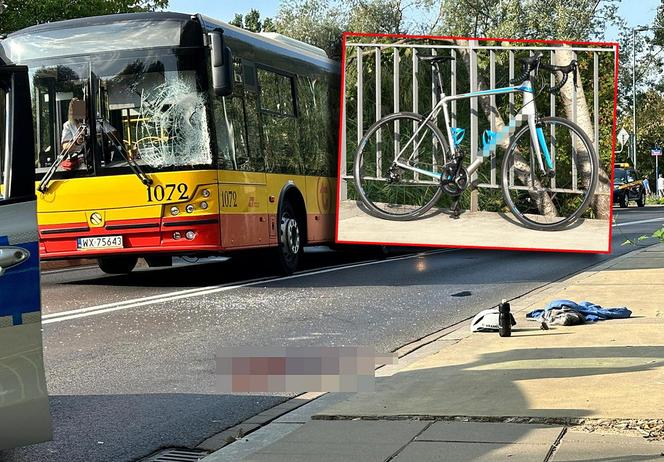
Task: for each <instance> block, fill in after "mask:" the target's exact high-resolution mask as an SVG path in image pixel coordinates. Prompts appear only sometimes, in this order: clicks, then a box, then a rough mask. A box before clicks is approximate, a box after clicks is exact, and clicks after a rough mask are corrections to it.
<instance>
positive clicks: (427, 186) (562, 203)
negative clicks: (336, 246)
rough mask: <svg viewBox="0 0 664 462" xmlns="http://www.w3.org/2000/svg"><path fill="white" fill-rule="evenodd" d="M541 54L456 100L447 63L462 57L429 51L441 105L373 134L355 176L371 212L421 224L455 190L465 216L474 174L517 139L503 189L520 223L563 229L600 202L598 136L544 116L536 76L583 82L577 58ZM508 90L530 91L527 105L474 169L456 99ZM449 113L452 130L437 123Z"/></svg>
mask: <svg viewBox="0 0 664 462" xmlns="http://www.w3.org/2000/svg"><path fill="white" fill-rule="evenodd" d="M541 58H542V55H541V53H537V54H534V55H533V56H530V57H527V58H522V59H521V64H522V73H521V75H520V76H519V77H517V78H515V79H512V80H510V84H511V86H508V87H502V88H496V89H491V90H483V91H475V92H471V93H464V94H459V95H450V96H447V95H445V93H444V91H443V84H442V82H443V79H442V77H441V70H440V67H439V64H440V63H441V62H443V61H449V60H452V59H454V57H452V56H443V55H434V56H423V57H422V56H421V57H420V58H419V59H420V60H421V61H425V62H429V63H431V64H432V66H433V69H434V71H435V72H434V77H435V79H436V82H435V83H436V84H437V86H438V88H437V89H436V92H437V93H438V94H439V101H438V103H437V104H436V105H435V106H434V107H433V109H432V111H431V112H430V113H429V114H427V115H422V114H416V113H412V112H397V113H394V114H390V115H388V116H385V117H383V118H382V119H380V120H378V121H377V122H376V123H374V124H373V125H372V126H371V127H370V128H369V129H368V131H367V132H366V133H365V134H364V136H363V138H362V140H361V141H360V143H359V145H358V149H357V152H356V156H355V166H354V172H353V173H354V175H353V176H354V185H355V189H356V191H357V195H358V196H359V199H360V200H361V202H362V203H363V204H364V205H365V206H366V211H367V212H368V213H370V214H372V215H374V216H376V217H379V218H384V219H389V220H413V219H416V218H419V217H422V215H424V214H425V213H426V212H427V211H428V210H429V209H431V208H432V207H433V206H434V205H436V203H437V202H438V200H439V199H440V197H441V195H442V194H446V195H448V196H450V197H451V198H452V200H453V205H452V207H451V210H452V214H451V216H452V217H453V218H458V217H459V214H460V208H459V206H460V198H461V196H462V194H463V192H464V191H465V190H466V189H469V188H476V187H477V181H476V180H475V181H472V182H471V181H470V179H471V177H472V175H473V174H474V173H475V172H477V170H478V169H479V167H480V165H481V164H482V163H483V162H484V161H485V159H487V158H490V157H491V156H492V155H495V152H496V148H497V146H499V145H501V144H504V143H506V142H507V141H509V145H508V147H507V151H506V153H505V155H504V158H503V163H502V169H501V183H500V187H501V189H502V193H503V194H502V195H503V199H504V203H505V204H506V205H507V207H508V208H509V210H510V211H511V212H512V214H513V215H514V216H515V217H516V218H517V220H518V221H519V222H520V223H521V224H523V225H524V226H526V227H528V228H531V229H536V230H560V229H563V228H565V227H567V226H569V225H570V224H572V223H574V222H575V221H576V220H578V219H579V218H580V217H581V216H582V215H583V214H584V212H585V211H586V210H587V208H588V206H589V205H590V203H591V201H592V199H593V196H594V193H595V189H596V187H597V179H598V170H599V166H598V164H599V160H598V157H597V154H596V152H595V149H594V148H593V144H592V142H591V141H590V138H589V137H588V135H587V134H586V133H585V132H584V131H583V130H582V129H581V128H580V127H579V126H578V125H577V124H575V123H574V122H572V121H570V120H567V119H564V118H560V117H540V116H539V115H538V114H537V109H536V106H535V99H536V96H537V95H536V94H535V89H534V86H533V82H532V81H533V80H534V79H533V75H534V74H535V75H536V74H537V73H538V72H539V71H540V70H544V71H548V72H550V73H552V74H560V76H559V77H560V78H559V81H558V83H557V84H555V85H545V86H544V87H542V88H541V90H540V93H541V92H543V91H547V92H549V93H553V94H557V93H559V92H560V89H561V88H562V87H563V86H564V85H565V83H566V82H567V80H568V77H569V75H570V74H572V76H573V83H574V85H575V87H576V85H577V62H576V61H575V60H573V61H571V62H570V63H569V64H568V65H567V66H556V65H552V64H547V63H543V62H541ZM508 93H520V94H522V95H523V106H522V107H521V109H520V110H519V111H518V112H517V114H516V115H515V116H514V117H512V118H511V120H510V121H509V124H508V125H506V126H505V127H504V128H503V129H501V130H500V131H498V132H493V131H490V130H486V131H485V132H484V134H483V137H482V138H483V140H482V141H483V147H482V148H481V149H480V151H479V152H478V155H477V157H476V159H475V160H474V161H472V162H471V163H470V164H469V165H467V166H466V165H464V159H465V157H467V156H466V155H465V154H464V152H463V151H464V150H463V149H462V148H461V143H462V140H463V138H464V133H465V131H464V129H462V128H457V127H453V126H452V125H451V123H450V114H449V111H448V103H450V102H451V101H455V100H461V99H467V98H480V97H485V96H489V95H498V94H508ZM538 94H539V93H538ZM494 110H495V109H494ZM440 112H442V113H443V116H444V119H445V130H446V135H447V136H444V135H443V133H442V132H441V130H440V129H439V128H438V126H437V124H436V121H437V117H438V115H439V114H440ZM524 122H527V124H525V125H524V124H523V123H524ZM505 204H501V207H504V205H505Z"/></svg>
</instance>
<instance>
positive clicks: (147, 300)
mask: <svg viewBox="0 0 664 462" xmlns="http://www.w3.org/2000/svg"><path fill="white" fill-rule="evenodd" d="M457 250H459V249H442V250H434V251H428V252H418V253H416V254H412V255H404V256H401V257H393V258H386V259H385V260H372V261H367V262H361V263H352V264H349V265H339V266H333V267H329V268H324V269H319V270H312V271H303V272H301V273H296V274H293V275H291V276H283V277H274V278H262V279H250V280H248V281H244V282H242V283H239V284H237V283H236V284H221V285H214V286H206V287H199V288H196V289H186V290H178V291H175V292H168V293H165V294H159V295H152V296H149V297H142V298H137V299H132V300H125V301H122V302H115V303H107V304H104V305H96V306H90V307H87V308H79V309H75V310H68V311H62V312H59V313H49V314H45V315H43V316H42V324H52V323H55V322H62V321H67V320H71V319H79V318H85V317H88V316H95V315H99V314H104V313H110V312H113V311H119V310H126V309H129V308H137V307H140V306H146V305H154V304H157V303H163V302H170V301H174V300H182V299H185V298H191V297H200V296H203V295H210V294H215V293H219V292H227V291H229V290H234V289H240V288H243V287H251V286H256V285H259V284H266V283H271V282H276V281H288V280H290V279H299V278H302V277H308V276H315V275H318V274H325V273H331V272H335V271H342V270H345V269H351V268H359V267H363V266H371V265H379V264H382V263H387V262H392V261H399V260H408V259H412V258H419V257H420V256H422V255H433V254H439V253H447V252H455V251H457Z"/></svg>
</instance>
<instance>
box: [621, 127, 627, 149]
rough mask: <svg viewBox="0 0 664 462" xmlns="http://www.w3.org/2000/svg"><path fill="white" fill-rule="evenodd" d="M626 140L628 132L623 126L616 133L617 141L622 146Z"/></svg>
mask: <svg viewBox="0 0 664 462" xmlns="http://www.w3.org/2000/svg"><path fill="white" fill-rule="evenodd" d="M628 141H629V133H627V130H625V128H624V127H623V128H621V129H620V132H619V133H618V142H619V143H620V145H621V146H622V145H623V144H625V143H627V142H628Z"/></svg>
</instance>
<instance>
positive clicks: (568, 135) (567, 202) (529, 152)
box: [502, 117, 599, 231]
mask: <svg viewBox="0 0 664 462" xmlns="http://www.w3.org/2000/svg"><path fill="white" fill-rule="evenodd" d="M538 128H541V129H542V135H543V138H544V141H545V143H546V147H547V149H548V152H549V155H550V158H551V162H552V164H553V167H554V172H555V173H554V174H550V175H547V174H545V173H543V172H542V171H541V169H540V167H539V162H538V161H537V159H536V154H535V148H534V146H533V144H532V143H533V140H532V139H531V136H530V131H529V126H528V125H524V126H523V127H521V128H520V129H519V131H518V132H517V133H516V134H515V135H514V138H513V139H512V142H511V143H510V146H509V148H508V149H507V154H506V155H505V158H504V160H503V167H502V189H503V197H504V199H505V202H506V203H507V205H508V206H509V208H510V210H511V211H512V213H513V214H514V216H515V217H516V218H517V219H518V220H519V221H520V222H521V223H522V224H524V225H525V226H527V227H528V228H532V229H537V230H547V231H555V230H559V229H562V228H564V227H566V226H567V225H569V224H571V223H573V222H575V221H576V220H577V219H579V218H580V217H581V216H582V215H583V214H584V212H585V211H586V210H587V209H588V206H589V205H590V202H591V200H592V198H593V195H594V193H595V188H596V187H597V178H598V177H599V161H598V159H597V154H596V153H595V150H594V148H593V145H592V142H591V141H590V138H588V135H586V133H585V132H584V131H583V130H582V129H581V128H580V127H579V126H578V125H576V124H575V123H573V122H572V121H569V120H567V119H563V118H560V117H544V118H542V119H540V120H539V122H538ZM535 142H538V141H537V140H535ZM545 158H546V156H545V154H544V152H542V161H543V162H544V163H545V165H546V160H545Z"/></svg>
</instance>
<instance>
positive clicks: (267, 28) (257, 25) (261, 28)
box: [229, 8, 276, 32]
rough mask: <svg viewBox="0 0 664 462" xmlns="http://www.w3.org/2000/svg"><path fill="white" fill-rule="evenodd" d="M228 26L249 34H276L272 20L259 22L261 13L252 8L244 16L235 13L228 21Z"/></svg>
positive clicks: (266, 19)
mask: <svg viewBox="0 0 664 462" xmlns="http://www.w3.org/2000/svg"><path fill="white" fill-rule="evenodd" d="M229 24H232V25H233V26H237V27H241V28H242V29H246V30H248V31H251V32H276V28H275V25H274V21H273V20H272V18H265V19H263V20H261V13H260V12H259V11H258V10H256V9H254V8H252V9H251V10H249V13H247V14H245V15H242V14H240V13H235V16H234V17H233V19H232V20H231V21H229Z"/></svg>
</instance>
